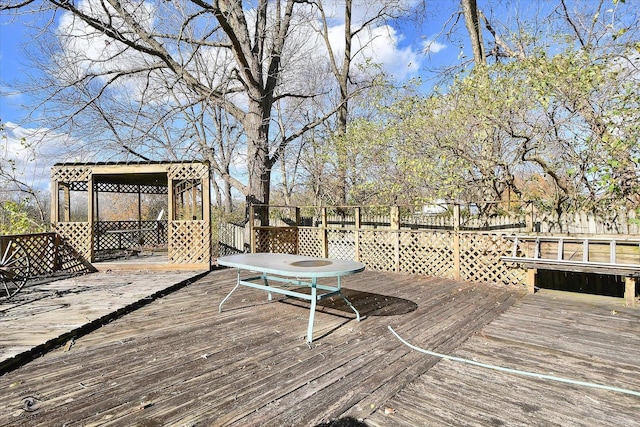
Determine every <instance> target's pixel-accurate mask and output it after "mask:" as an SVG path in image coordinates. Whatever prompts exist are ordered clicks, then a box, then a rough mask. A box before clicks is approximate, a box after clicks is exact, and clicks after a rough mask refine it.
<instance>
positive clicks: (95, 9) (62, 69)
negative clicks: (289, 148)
mask: <svg viewBox="0 0 640 427" xmlns="http://www.w3.org/2000/svg"><path fill="white" fill-rule="evenodd" d="M36 4H37V3H36V2H35V1H27V2H24V1H16V2H8V3H5V4H3V6H2V9H17V10H22V9H24V8H27V7H32V6H34V5H36ZM38 4H40V5H41V6H40V7H41V8H42V10H43V11H45V12H46V8H47V7H48V8H49V10H50V11H51V12H54V11H62V12H63V14H62V17H63V19H62V21H61V22H62V24H61V27H62V28H61V29H62V31H61V32H60V34H62V36H61V38H60V43H61V45H60V46H59V48H58V50H57V52H56V55H54V56H50V57H49V58H51V59H52V60H55V61H56V63H55V64H53V65H56V66H55V67H53V68H49V72H50V76H51V79H50V81H49V83H51V86H48V87H47V89H48V95H47V97H46V98H45V99H44V100H43V101H44V103H43V104H42V105H49V104H48V103H47V101H53V100H55V101H60V100H61V98H66V99H67V100H68V103H67V104H66V105H64V106H65V107H67V108H68V112H67V113H66V114H65V115H64V116H62V115H60V114H59V113H60V110H58V111H56V115H57V116H58V117H59V118H61V119H62V120H59V123H60V124H61V125H64V126H69V127H74V126H75V127H77V126H79V124H80V123H81V121H80V120H79V119H78V118H79V117H81V116H82V115H83V114H85V113H86V112H87V111H88V110H89V109H93V110H94V111H95V112H97V113H98V114H100V115H102V117H103V118H105V119H106V120H105V121H104V122H105V123H106V125H107V127H111V128H112V129H113V130H114V132H113V134H114V135H118V137H116V138H115V140H116V141H117V142H118V143H119V144H120V146H121V147H122V148H125V150H126V151H127V152H128V154H129V155H133V156H135V157H137V158H139V159H145V158H148V157H150V155H153V153H154V150H153V149H151V150H150V148H149V147H148V146H144V144H150V141H151V142H152V141H156V142H157V143H158V144H157V145H156V146H155V147H156V148H157V147H161V148H162V145H163V143H164V145H165V147H164V148H168V149H170V150H174V151H175V152H174V154H175V155H178V156H179V155H184V150H180V149H179V148H180V143H179V142H180V141H181V142H183V143H184V145H183V147H188V146H190V143H191V140H192V139H193V137H194V133H193V132H188V131H187V132H185V130H184V129H181V128H179V127H178V126H177V124H178V123H179V122H180V120H184V114H185V112H188V111H189V109H190V108H195V109H199V110H200V111H201V113H202V114H208V113H210V112H211V111H214V110H215V111H219V112H224V115H225V116H226V117H227V118H230V119H232V120H234V121H235V122H236V123H238V124H239V126H240V127H241V129H242V137H243V140H244V144H245V145H244V147H243V148H244V150H245V153H244V154H245V155H246V158H245V162H246V170H247V178H246V183H243V182H241V181H240V180H239V179H236V178H233V177H231V175H230V174H227V173H225V171H224V166H221V167H220V168H218V170H217V171H216V172H218V173H220V176H221V177H222V179H224V180H226V182H228V183H229V184H230V185H231V186H233V187H235V188H236V189H237V190H238V191H240V192H241V193H242V194H244V195H245V196H246V197H247V199H249V200H251V201H252V202H255V203H264V204H267V203H269V200H270V183H271V171H272V167H273V166H274V164H275V162H277V161H278V159H279V155H280V154H279V153H281V152H282V150H283V148H284V147H286V145H288V144H289V143H291V142H292V141H294V140H295V139H296V138H298V137H299V136H300V135H302V134H303V133H304V132H306V131H307V130H309V129H311V128H313V127H315V126H317V125H318V124H320V123H322V122H323V121H324V120H325V119H326V117H327V116H329V115H331V114H333V113H334V111H335V109H333V111H331V110H330V111H327V112H326V113H325V115H324V116H322V117H312V119H311V120H312V121H311V122H308V123H300V124H299V126H298V128H296V129H290V130H289V134H288V135H286V136H284V137H280V138H278V140H277V141H275V142H274V141H273V140H272V139H271V138H272V124H273V118H272V112H273V108H274V104H275V103H276V102H278V101H280V100H283V99H287V98H294V99H295V98H309V97H313V96H314V95H315V94H314V93H309V91H308V90H306V88H301V87H300V86H297V87H296V86H292V85H289V84H288V82H287V81H283V73H284V72H285V71H284V64H285V63H286V62H287V61H290V59H288V58H287V55H289V56H291V55H295V54H296V52H295V50H293V49H289V46H288V45H289V44H290V43H291V41H290V40H292V39H293V38H294V35H295V31H296V29H297V28H298V27H299V26H300V24H301V22H302V20H304V19H305V18H304V13H303V12H304V11H306V10H307V8H308V6H307V5H306V4H304V3H303V2H300V1H298V0H278V1H269V0H256V1H255V2H252V3H251V4H246V3H243V2H238V1H232V0H221V1H213V2H211V3H209V2H204V1H201V0H185V1H180V2H158V3H154V4H153V5H152V4H150V3H147V2H143V1H133V2H131V1H126V2H123V1H121V0H106V1H104V2H98V1H93V0H85V1H80V2H69V1H66V0H43V1H42V2H41V3H38ZM43 65H45V66H47V65H49V66H50V65H52V63H49V64H43ZM123 96H127V97H128V99H129V100H131V105H130V107H131V108H130V109H129V114H128V115H127V116H126V117H127V118H128V119H127V122H126V123H125V121H124V120H122V119H121V117H119V116H118V115H114V114H113V113H111V114H108V112H107V110H106V107H107V105H106V103H105V102H101V101H103V100H105V99H107V98H109V97H112V99H117V98H119V97H123ZM120 105H124V104H123V103H121V104H120ZM161 107H162V108H161ZM160 109H163V110H164V113H163V114H157V113H158V111H159V110H160ZM151 110H155V111H153V114H151ZM131 111H133V112H134V114H131ZM103 112H104V113H103ZM167 122H170V123H173V125H174V127H172V128H171V129H170V131H169V130H168V129H165V130H167V132H165V131H163V130H162V127H163V126H162V125H163V124H166V123H167ZM85 124H86V122H85ZM118 126H127V127H128V128H129V129H138V132H137V135H136V138H132V137H131V135H128V136H126V135H125V136H126V137H125V138H123V137H122V135H123V133H122V131H121V130H119V129H118ZM94 128H95V123H94ZM139 129H144V130H142V131H140V130H139ZM196 134H197V132H196ZM165 138H168V139H165ZM176 140H177V141H178V142H175V141H176ZM163 141H164V142H163ZM136 142H137V143H138V144H139V145H137V144H136ZM174 144H175V145H174ZM176 145H178V147H177V148H178V149H176ZM218 152H219V151H218ZM150 153H151V154H150Z"/></svg>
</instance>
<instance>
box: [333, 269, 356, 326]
mask: <svg viewBox="0 0 640 427" xmlns="http://www.w3.org/2000/svg"><path fill="white" fill-rule="evenodd" d="M338 290H339V291H340V293H339V294H338V295H340V298H342V299H343V300H344V302H346V303H347V305H348V306H349V307H351V310H353V312H354V313H355V314H356V320H358V322H359V321H360V312H359V311H358V310H356V308H355V307H354V306H353V304H351V301H349V300H348V299H347V297H345V296H344V295H343V293H342V282H340V276H338Z"/></svg>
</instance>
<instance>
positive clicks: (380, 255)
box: [359, 230, 398, 271]
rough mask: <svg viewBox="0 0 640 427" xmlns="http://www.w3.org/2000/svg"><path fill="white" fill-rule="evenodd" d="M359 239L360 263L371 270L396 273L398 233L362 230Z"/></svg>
mask: <svg viewBox="0 0 640 427" xmlns="http://www.w3.org/2000/svg"><path fill="white" fill-rule="evenodd" d="M359 239H360V240H359V248H360V262H362V263H364V264H365V265H366V266H367V268H370V269H372V270H378V271H396V262H395V254H396V249H395V248H396V241H397V239H398V232H392V231H373V230H371V231H369V230H362V231H360V232H359Z"/></svg>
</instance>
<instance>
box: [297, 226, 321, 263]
mask: <svg viewBox="0 0 640 427" xmlns="http://www.w3.org/2000/svg"><path fill="white" fill-rule="evenodd" d="M298 255H305V256H314V257H322V240H321V239H320V230H318V229H314V228H299V229H298Z"/></svg>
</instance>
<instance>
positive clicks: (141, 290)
mask: <svg viewBox="0 0 640 427" xmlns="http://www.w3.org/2000/svg"><path fill="white" fill-rule="evenodd" d="M199 274H202V273H196V272H188V271H187V272H184V271H183V272H162V273H160V272H156V273H154V274H153V280H148V278H149V273H148V272H141V271H137V272H129V273H122V274H112V273H94V274H87V275H83V276H77V277H71V278H65V279H62V280H57V281H49V282H46V281H42V282H39V283H36V284H28V286H27V287H25V288H24V289H23V290H22V291H21V292H20V293H18V294H17V295H16V296H14V297H13V298H12V299H11V300H8V301H7V300H2V301H0V330H1V331H2V333H1V334H0V372H2V371H3V368H4V367H5V366H9V365H10V364H11V363H13V360H12V359H14V358H15V357H16V356H18V355H20V354H23V353H27V352H29V351H32V350H33V349H34V348H35V349H36V350H37V349H38V348H40V349H41V350H40V351H44V350H46V348H43V347H46V346H48V345H56V344H55V341H56V340H58V339H69V338H71V337H72V336H73V335H74V332H75V331H78V330H79V329H81V328H83V327H86V326H87V325H88V324H90V323H91V322H96V321H99V320H100V319H101V318H104V317H105V316H107V317H108V316H109V315H111V314H112V313H114V312H117V311H118V310H125V309H126V308H127V307H128V306H130V305H135V304H138V303H139V302H140V301H141V300H144V299H146V298H150V297H153V296H154V295H157V294H161V293H162V292H163V291H165V290H166V289H168V288H173V287H176V286H180V284H181V283H186V282H187V281H188V280H189V279H193V278H195V277H197V276H198V275H199Z"/></svg>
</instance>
